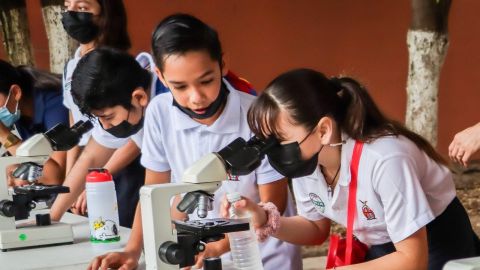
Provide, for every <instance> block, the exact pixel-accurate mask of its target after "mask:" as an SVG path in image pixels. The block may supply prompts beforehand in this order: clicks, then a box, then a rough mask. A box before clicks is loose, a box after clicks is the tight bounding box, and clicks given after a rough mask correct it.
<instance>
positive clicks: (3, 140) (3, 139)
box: [0, 122, 22, 156]
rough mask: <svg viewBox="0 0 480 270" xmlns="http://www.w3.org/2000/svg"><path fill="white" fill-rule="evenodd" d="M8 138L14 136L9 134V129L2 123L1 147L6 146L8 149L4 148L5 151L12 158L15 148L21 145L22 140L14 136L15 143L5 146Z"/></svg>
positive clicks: (0, 123)
mask: <svg viewBox="0 0 480 270" xmlns="http://www.w3.org/2000/svg"><path fill="white" fill-rule="evenodd" d="M9 136H15V135H14V134H13V133H12V132H11V130H10V129H9V128H7V127H6V126H5V125H4V124H3V123H2V122H0V143H1V144H2V145H3V146H8V147H5V149H7V151H8V152H9V153H10V154H11V155H12V156H14V155H15V153H16V152H17V148H18V147H19V146H20V145H21V142H22V140H21V139H20V138H18V137H17V136H15V137H16V138H17V139H16V140H15V141H16V142H15V143H13V144H11V145H6V143H7V140H8V137H9ZM13 139H15V138H13Z"/></svg>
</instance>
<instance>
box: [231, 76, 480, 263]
mask: <svg viewBox="0 0 480 270" xmlns="http://www.w3.org/2000/svg"><path fill="white" fill-rule="evenodd" d="M248 119H249V125H250V127H251V128H252V130H253V131H254V133H255V134H256V135H257V136H259V137H260V138H266V137H269V136H274V137H276V138H277V139H278V140H279V141H280V143H279V144H278V145H277V146H276V147H274V148H273V149H272V150H270V152H269V153H267V156H268V158H269V161H270V164H271V165H272V166H273V167H274V168H275V169H276V170H277V171H279V172H280V173H282V174H283V175H285V176H288V177H292V178H296V179H294V180H293V183H294V190H295V194H296V198H297V207H298V210H299V216H295V217H280V220H279V224H280V226H279V228H278V229H277V230H276V231H274V232H272V233H273V236H274V237H276V238H279V239H281V240H284V241H288V242H291V243H296V244H302V245H312V244H321V243H323V242H324V241H325V240H326V238H327V237H328V235H329V232H330V220H334V221H335V222H337V223H339V224H342V225H344V226H346V223H347V211H346V209H347V198H348V188H349V182H350V160H351V158H352V152H353V146H354V144H355V141H359V142H363V143H364V146H363V151H362V154H361V157H360V162H359V169H358V187H357V200H356V217H355V223H354V227H353V233H354V234H355V236H356V237H357V238H358V239H359V240H360V241H362V242H363V243H364V244H366V245H367V246H368V247H369V251H368V252H367V257H366V262H364V263H359V264H356V265H350V266H344V267H337V268H336V269H402V270H404V269H415V270H418V269H441V268H442V267H443V265H444V264H445V263H446V262H447V261H449V260H452V259H457V258H463V257H469V256H474V255H476V254H477V253H478V252H477V247H478V237H477V236H476V235H475V233H474V232H473V230H472V227H471V224H470V221H469V219H468V216H467V213H466V212H465V209H464V208H463V206H462V205H461V203H460V202H459V200H458V199H457V198H456V194H455V187H454V184H453V181H452V176H451V173H450V172H449V170H448V168H447V167H446V166H445V161H444V160H443V158H442V157H441V156H440V155H439V154H438V153H436V152H435V150H434V148H433V147H432V146H431V145H430V144H429V143H428V142H427V141H426V140H425V139H423V138H422V137H420V136H419V135H417V134H415V133H413V132H411V131H409V130H408V129H406V128H405V127H403V126H402V125H401V124H399V123H397V122H394V121H392V120H390V119H388V118H386V117H385V116H384V115H383V114H382V113H381V112H380V110H379V109H378V107H377V106H376V105H375V103H374V102H373V100H372V98H371V97H370V96H369V94H368V93H367V91H366V89H365V88H364V87H363V86H361V85H360V84H359V83H358V82H357V81H355V80H353V79H351V78H333V79H328V78H326V77H325V76H324V75H323V74H321V73H319V72H316V71H314V70H309V69H299V70H293V71H290V72H287V73H285V74H283V75H280V76H279V77H277V78H276V79H275V80H273V82H271V83H270V84H269V86H268V87H267V89H266V90H265V91H264V92H263V93H262V95H261V96H260V97H259V98H258V99H257V100H255V101H254V103H253V104H252V106H251V107H250V110H249V115H248ZM226 207H228V203H227V202H224V208H223V210H222V211H224V212H225V211H226V209H227V208H226ZM236 207H240V208H242V207H245V208H246V209H248V210H250V211H252V212H253V214H254V218H253V220H254V223H255V226H256V227H257V228H260V227H262V226H264V225H265V224H267V225H268V224H270V223H271V222H268V223H267V221H268V220H267V213H269V212H271V210H270V211H266V210H264V209H265V207H260V206H259V205H257V204H255V203H252V202H251V201H249V200H248V199H245V200H244V201H240V202H237V203H236ZM272 228H273V226H272ZM292 232H295V233H292Z"/></svg>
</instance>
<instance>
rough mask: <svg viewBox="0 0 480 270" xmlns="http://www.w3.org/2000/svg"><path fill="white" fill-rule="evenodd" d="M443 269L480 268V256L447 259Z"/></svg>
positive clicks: (472, 269) (468, 269)
mask: <svg viewBox="0 0 480 270" xmlns="http://www.w3.org/2000/svg"><path fill="white" fill-rule="evenodd" d="M443 270H480V257H473V258H466V259H460V260H454V261H449V262H448V263H447V264H445V266H444V267H443Z"/></svg>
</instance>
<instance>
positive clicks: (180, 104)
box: [89, 14, 302, 270]
mask: <svg viewBox="0 0 480 270" xmlns="http://www.w3.org/2000/svg"><path fill="white" fill-rule="evenodd" d="M152 50H153V52H154V57H155V62H156V64H157V67H158V69H157V75H158V77H159V78H160V79H161V80H162V82H163V84H164V85H165V86H167V87H168V88H169V89H170V92H169V93H164V94H160V95H157V96H156V97H155V98H154V99H153V100H152V101H151V103H150V104H149V106H148V108H147V110H146V112H145V124H144V132H145V133H144V137H143V144H142V158H141V161H142V165H143V166H145V168H146V173H145V174H146V177H145V184H148V185H150V184H160V183H169V182H172V183H175V182H178V181H180V177H181V174H182V173H183V171H184V170H185V169H186V168H188V167H189V166H190V165H191V164H192V163H193V162H195V161H196V160H198V159H199V158H200V157H202V156H203V155H205V154H207V153H211V152H216V151H218V150H220V149H222V148H223V147H224V146H226V145H227V144H228V143H230V142H231V141H233V140H234V139H236V138H238V137H242V138H244V139H247V140H248V139H249V138H250V137H251V136H252V132H251V131H250V129H249V127H248V124H247V119H246V115H247V110H248V107H249V105H250V103H251V102H252V101H253V100H254V98H255V97H254V96H252V95H250V94H246V93H242V92H240V91H237V90H239V88H240V87H237V86H236V85H235V84H232V81H231V80H230V79H229V76H228V74H227V73H228V72H227V68H226V66H225V63H224V61H223V57H222V48H221V45H220V41H219V38H218V34H217V32H216V31H215V30H214V29H212V28H211V27H210V26H208V25H206V24H205V23H204V22H202V21H200V20H199V19H197V18H195V17H193V16H190V15H186V14H176V15H172V16H169V17H167V18H165V19H164V20H163V21H162V22H161V23H160V24H159V25H158V26H157V28H156V29H155V30H154V34H153V37H152ZM226 180H227V179H226ZM228 180H233V181H225V182H224V183H223V184H222V187H221V188H220V189H219V190H217V191H216V192H215V196H214V197H215V200H214V202H213V207H214V209H213V211H210V212H209V216H208V217H215V216H216V217H218V215H219V212H218V209H219V202H220V200H219V199H220V198H222V196H223V194H224V193H226V192H232V191H238V192H240V193H241V194H242V195H243V196H246V197H248V198H251V199H252V200H255V201H256V202H260V201H262V202H272V203H274V204H275V205H277V207H279V209H280V212H282V213H285V215H292V214H294V208H293V203H292V201H291V199H290V198H289V193H288V185H287V180H286V179H285V178H283V177H282V176H281V175H280V174H278V173H277V172H276V171H275V170H273V169H272V168H271V167H270V166H269V164H268V162H267V161H266V159H265V160H264V162H263V163H262V165H261V166H260V167H259V168H258V169H257V170H255V171H254V172H252V173H251V174H249V175H246V176H235V175H231V176H229V179H228ZM174 211H175V210H174ZM165 218H168V213H165ZM172 218H174V219H184V218H185V216H184V215H182V213H178V211H177V212H174V215H173V217H172ZM191 218H193V219H195V218H196V217H195V216H192V217H191ZM145 237H151V236H148V235H146V236H145ZM142 244H143V233H142V220H141V215H140V211H137V213H136V216H135V221H134V224H133V226H132V231H131V235H130V239H129V241H128V244H127V246H126V247H125V250H124V252H112V253H108V254H106V255H103V256H100V257H97V258H96V259H95V260H94V261H93V262H92V264H91V266H90V267H89V269H94V270H97V269H98V268H100V267H101V268H102V269H106V268H108V267H115V268H117V267H118V268H121V269H126V270H128V269H134V268H135V267H136V266H137V263H138V259H139V258H140V254H141V250H142V246H143V245H142ZM228 250H229V244H228V240H226V239H224V240H221V241H217V242H214V243H209V244H207V247H206V250H205V252H203V253H202V254H201V255H200V256H198V258H197V265H196V266H197V267H199V266H200V265H201V262H202V257H211V256H213V257H217V256H220V255H222V254H224V253H226V252H227V251H228ZM260 251H261V255H262V260H263V264H264V267H265V269H277V270H290V269H302V266H301V258H300V252H299V247H298V246H295V245H291V244H288V243H286V242H283V241H277V240H275V239H273V240H269V241H266V242H264V243H262V244H261V245H260Z"/></svg>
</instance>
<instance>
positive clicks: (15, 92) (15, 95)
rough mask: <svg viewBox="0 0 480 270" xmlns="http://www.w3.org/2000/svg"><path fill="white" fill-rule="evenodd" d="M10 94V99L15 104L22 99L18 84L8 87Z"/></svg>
mask: <svg viewBox="0 0 480 270" xmlns="http://www.w3.org/2000/svg"><path fill="white" fill-rule="evenodd" d="M10 93H11V94H10V97H11V98H12V99H13V100H15V101H16V102H18V101H19V100H20V99H21V98H22V88H20V85H18V84H12V86H11V87H10ZM16 102H15V103H16Z"/></svg>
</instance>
